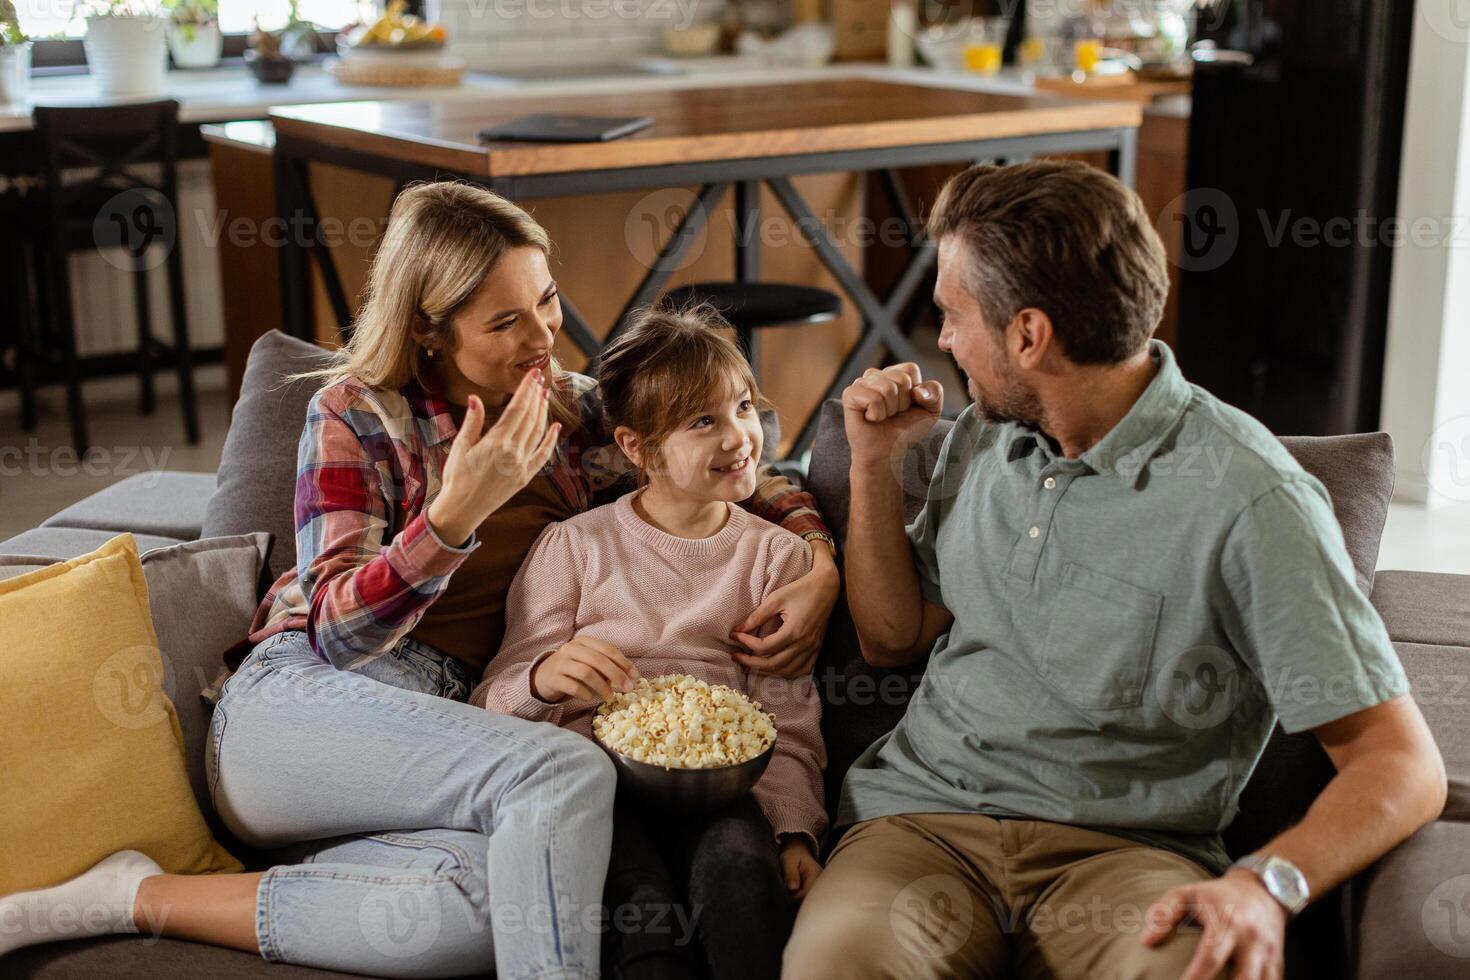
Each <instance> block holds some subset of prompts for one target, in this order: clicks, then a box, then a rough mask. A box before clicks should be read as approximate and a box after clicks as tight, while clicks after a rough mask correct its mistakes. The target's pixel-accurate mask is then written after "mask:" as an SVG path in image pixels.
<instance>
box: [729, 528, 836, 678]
mask: <svg viewBox="0 0 1470 980" xmlns="http://www.w3.org/2000/svg"><path fill="white" fill-rule="evenodd" d="M841 590H842V579H841V577H840V576H839V575H838V574H837V564H836V562H834V561H833V560H832V551H831V549H829V548H828V547H827V545H826V544H824V543H823V542H821V541H813V542H812V570H811V571H810V572H807V573H806V574H805V575H803V576H802V577H801V578H799V579H797V580H796V581H795V582H792V583H791V584H790V585H785V586H782V587H781V588H779V589H777V590H776V591H774V592H772V593H771V594H770V595H768V596H766V599H765V601H764V602H762V603H761V604H760V605H759V606H757V607H756V608H755V612H753V613H751V614H750V615H749V616H747V617H746V618H745V621H744V622H742V623H740V624H739V625H737V626H736V627H735V628H734V629H733V630H731V631H730V639H732V640H734V641H735V642H736V643H738V644H740V645H741V646H743V647H745V648H746V649H747V650H749V651H750V653H734V654H731V656H733V657H734V658H735V661H736V662H737V663H739V664H740V665H741V666H742V667H746V668H748V669H750V670H759V671H761V672H762V673H766V674H778V675H780V676H782V677H803V676H805V675H807V674H810V673H811V672H812V667H813V666H815V665H816V662H817V654H819V653H821V651H822V638H823V637H824V636H826V635H827V619H828V617H830V616H831V615H832V607H833V606H835V605H837V595H838V593H839V592H840V591H841ZM774 619H779V620H780V622H781V627H780V629H778V630H776V631H775V632H774V633H772V634H771V635H770V636H765V637H761V636H757V635H756V634H757V633H758V632H759V631H760V630H761V629H762V628H763V627H765V626H766V624H767V623H769V622H770V621H771V620H774Z"/></svg>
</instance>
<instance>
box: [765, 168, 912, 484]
mask: <svg viewBox="0 0 1470 980" xmlns="http://www.w3.org/2000/svg"><path fill="white" fill-rule="evenodd" d="M766 183H767V184H768V185H770V188H771V190H772V191H774V192H775V194H776V199H777V200H779V201H780V202H781V206H782V207H784V208H785V209H786V211H787V213H788V214H790V215H791V219H792V220H793V221H794V222H795V223H796V227H797V230H798V231H800V232H801V236H802V238H803V239H805V240H806V242H807V244H809V245H810V246H811V247H812V248H814V249H815V250H816V252H817V257H818V258H820V259H821V261H822V264H823V265H825V266H826V267H827V271H829V272H831V273H832V276H833V278H835V279H836V280H837V282H838V284H839V285H840V286H841V287H842V290H843V292H845V293H846V294H847V296H848V298H849V299H851V300H852V302H853V304H854V305H855V306H857V308H858V311H859V313H861V315H862V317H863V321H864V324H865V326H866V329H865V331H864V335H863V337H862V339H861V340H860V341H859V343H858V346H857V347H856V348H854V349H853V351H852V353H850V354H849V355H848V357H847V359H846V360H845V361H844V363H843V365H842V367H841V368H839V369H838V371H837V374H836V375H835V376H834V377H833V379H832V381H831V383H830V384H829V385H828V386H827V391H826V393H825V394H824V395H823V396H822V399H823V400H826V399H827V398H833V397H836V396H837V395H838V394H840V393H841V392H842V389H843V388H845V387H846V386H847V384H848V383H849V382H850V381H851V379H852V374H853V372H854V371H855V370H857V368H858V367H859V366H860V361H861V360H865V359H866V358H867V357H870V356H872V354H873V353H876V350H877V348H878V347H879V345H882V347H884V348H886V349H887V350H888V352H889V353H891V354H893V355H894V356H896V357H900V358H902V359H904V360H907V361H912V360H917V358H918V352H917V351H916V350H915V348H914V345H913V344H912V343H911V342H910V341H909V339H908V337H906V336H904V333H903V331H902V330H900V329H899V327H898V323H897V321H896V320H895V319H894V317H893V314H892V312H891V311H890V310H889V308H888V307H887V306H886V305H885V304H883V303H882V302H880V301H879V300H878V297H876V296H874V295H873V291H872V290H871V289H870V288H868V284H867V283H866V282H864V281H863V278H862V276H860V275H858V273H857V270H855V269H854V268H853V267H852V266H851V265H850V264H849V263H848V261H847V259H845V258H844V257H843V255H842V253H841V252H840V251H838V250H837V247H836V246H835V245H833V244H832V242H831V241H830V240H828V238H827V235H826V229H825V227H824V226H823V225H822V223H821V221H820V220H819V219H818V218H817V217H816V215H814V214H812V212H811V209H810V208H808V207H807V205H806V202H805V201H804V200H802V198H801V195H800V194H798V193H796V188H794V187H793V186H792V185H791V181H790V180H788V179H786V178H785V177H772V178H770V179H769V180H767V181H766ZM860 354H861V357H860V356H859V355H860ZM818 415H819V412H813V413H812V414H811V415H810V416H809V417H808V418H807V420H806V422H805V423H804V424H803V425H802V427H801V432H800V434H799V435H798V436H797V438H796V443H795V444H794V445H793V447H792V453H793V455H798V456H799V455H801V454H802V453H804V452H806V450H807V449H809V448H811V443H812V440H813V439H814V438H816V420H817V417H818Z"/></svg>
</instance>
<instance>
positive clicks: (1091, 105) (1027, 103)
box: [270, 78, 1142, 177]
mask: <svg viewBox="0 0 1470 980" xmlns="http://www.w3.org/2000/svg"><path fill="white" fill-rule="evenodd" d="M535 113H556V114H567V115H604V116H651V117H653V125H652V126H650V127H649V128H648V129H645V130H642V131H641V132H638V133H635V134H633V135H632V136H628V137H626V138H624V139H620V140H613V141H611V142H608V143H509V142H495V143H482V142H480V140H479V139H478V138H477V137H476V135H475V134H476V133H478V132H479V131H480V130H481V129H483V128H485V127H487V126H492V125H494V124H496V123H500V122H506V121H508V120H511V119H515V118H517V117H520V116H526V115H531V114H535ZM270 116H271V121H272V123H274V125H275V130H276V134H277V136H278V137H280V138H284V139H302V140H309V141H310V142H312V143H315V144H320V145H324V146H331V147H337V148H341V149H348V150H355V151H358V152H364V153H371V154H374V155H376V156H380V157H386V158H388V159H393V160H404V161H409V162H412V163H416V164H419V165H422V166H429V167H439V168H443V169H446V170H453V171H457V172H459V173H465V174H471V175H473V176H479V177H504V176H515V175H527V174H552V173H569V172H577V171H589V170H608V169H614V168H619V167H640V166H660V165H664V164H674V163H698V162H707V161H712V160H738V159H745V158H750V157H768V156H782V155H787V154H797V153H815V152H827V151H839V150H866V149H878V148H886V147H896V146H920V145H924V144H928V143H959V142H966V141H969V140H979V139H996V138H1003V137H1008V136H1024V135H1031V134H1037V133H1059V132H1074V131H1080V130H1096V129H1115V128H1125V127H1136V126H1138V124H1139V123H1140V121H1141V120H1142V110H1141V108H1140V106H1139V105H1138V104H1137V103H1133V104H1129V103H1127V102H1123V101H1119V102H1106V101H1098V100H1095V99H1066V98H1060V97H1058V96H1054V95H1000V94H996V93H992V92H973V91H967V90H963V89H949V88H935V87H930V86H925V85H908V84H904V83H901V82H890V81H881V80H877V79H867V78H838V79H825V80H822V81H814V82H796V83H788V84H779V85H743V86H730V87H720V88H705V89H678V90H673V91H647V92H619V93H616V94H611V95H578V96H556V97H547V96H526V97H524V98H512V99H486V100H483V101H465V102H453V103H444V104H431V103H426V102H337V103H330V104H327V105H312V106H277V107H275V108H273V109H271V113H270Z"/></svg>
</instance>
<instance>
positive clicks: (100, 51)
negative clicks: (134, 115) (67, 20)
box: [82, 16, 168, 96]
mask: <svg viewBox="0 0 1470 980" xmlns="http://www.w3.org/2000/svg"><path fill="white" fill-rule="evenodd" d="M164 24H165V21H164V18H162V17H152V16H140V17H134V16H113V17H88V18H87V33H86V35H85V36H84V37H83V38H82V47H83V48H85V49H86V52H87V68H88V70H89V71H91V73H92V77H93V78H95V79H96V80H97V94H98V95H101V96H123V95H127V96H135V95H159V94H162V92H163V72H164V69H165V68H166V67H167V65H168V57H167V55H168V41H167V32H166V31H165V29H164Z"/></svg>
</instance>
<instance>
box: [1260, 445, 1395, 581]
mask: <svg viewBox="0 0 1470 980" xmlns="http://www.w3.org/2000/svg"><path fill="white" fill-rule="evenodd" d="M1281 444H1282V445H1283V446H1285V447H1286V450H1287V452H1289V453H1291V454H1292V456H1294V457H1296V461H1297V462H1298V463H1300V464H1301V465H1302V469H1304V470H1306V471H1307V472H1308V473H1310V474H1312V475H1313V476H1315V477H1316V478H1317V479H1319V480H1321V481H1322V485H1323V486H1325V487H1326V488H1327V495H1328V496H1329V497H1331V498H1332V512H1333V513H1334V514H1336V515H1337V523H1338V524H1340V525H1341V526H1342V537H1343V541H1344V542H1346V544H1347V552H1348V556H1349V557H1351V558H1352V560H1353V571H1355V572H1356V573H1357V577H1358V588H1360V589H1362V590H1363V592H1364V594H1366V595H1371V594H1372V592H1373V570H1374V568H1376V567H1377V565H1378V546H1379V544H1381V543H1382V541H1383V525H1384V522H1386V521H1387V520H1388V502H1389V500H1391V499H1392V498H1393V438H1392V437H1391V436H1390V435H1389V434H1388V433H1387V432H1361V433H1357V434H1354V435H1346V436H1282V437H1281Z"/></svg>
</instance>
